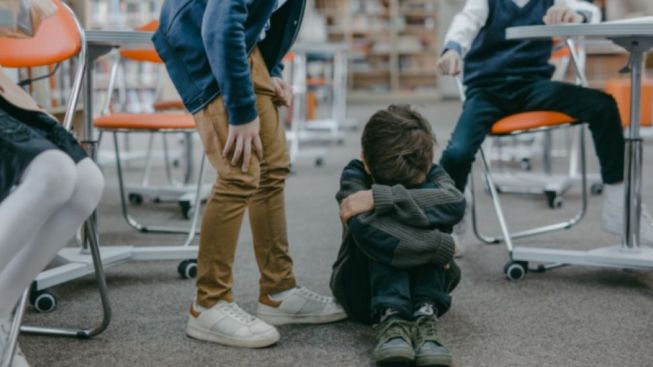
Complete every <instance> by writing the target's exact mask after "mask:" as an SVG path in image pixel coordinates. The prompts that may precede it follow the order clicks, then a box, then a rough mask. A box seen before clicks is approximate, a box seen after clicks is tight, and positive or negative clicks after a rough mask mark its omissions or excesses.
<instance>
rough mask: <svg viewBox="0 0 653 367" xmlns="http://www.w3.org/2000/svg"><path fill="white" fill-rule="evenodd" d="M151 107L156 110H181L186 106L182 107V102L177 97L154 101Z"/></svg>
mask: <svg viewBox="0 0 653 367" xmlns="http://www.w3.org/2000/svg"><path fill="white" fill-rule="evenodd" d="M152 107H154V109H155V110H157V111H165V110H183V109H185V108H186V107H184V102H182V101H181V100H179V99H177V100H168V101H159V102H154V104H153V105H152Z"/></svg>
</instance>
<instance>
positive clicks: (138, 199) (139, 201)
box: [128, 194, 143, 205]
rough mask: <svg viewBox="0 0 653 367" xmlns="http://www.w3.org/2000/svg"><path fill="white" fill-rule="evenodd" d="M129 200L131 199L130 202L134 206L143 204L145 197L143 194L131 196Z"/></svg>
mask: <svg viewBox="0 0 653 367" xmlns="http://www.w3.org/2000/svg"><path fill="white" fill-rule="evenodd" d="M128 199H129V202H130V203H132V204H134V205H141V204H143V195H141V194H129V196H128Z"/></svg>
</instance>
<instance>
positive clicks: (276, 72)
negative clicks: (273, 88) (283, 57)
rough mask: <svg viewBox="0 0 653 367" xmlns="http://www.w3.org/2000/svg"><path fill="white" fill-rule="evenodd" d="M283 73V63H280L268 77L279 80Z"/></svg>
mask: <svg viewBox="0 0 653 367" xmlns="http://www.w3.org/2000/svg"><path fill="white" fill-rule="evenodd" d="M282 73H283V63H282V62H280V63H278V64H277V66H275V67H274V68H273V69H272V71H271V72H270V76H272V77H277V78H281V74H282Z"/></svg>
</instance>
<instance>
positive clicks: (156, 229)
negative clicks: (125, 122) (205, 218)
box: [113, 131, 199, 234]
mask: <svg viewBox="0 0 653 367" xmlns="http://www.w3.org/2000/svg"><path fill="white" fill-rule="evenodd" d="M113 146H114V149H115V151H116V170H117V171H118V188H119V191H120V205H121V208H122V216H123V217H124V218H125V221H126V222H127V224H129V226H130V227H132V228H134V229H135V230H137V231H139V232H143V233H180V234H186V233H187V232H188V228H181V227H163V226H146V225H143V224H141V223H139V222H137V221H136V220H135V219H134V218H133V217H132V216H131V215H129V209H128V207H127V197H126V195H125V181H124V178H123V175H122V173H123V172H122V164H121V159H120V147H119V145H118V135H117V133H116V132H115V131H114V132H113ZM197 233H199V232H197Z"/></svg>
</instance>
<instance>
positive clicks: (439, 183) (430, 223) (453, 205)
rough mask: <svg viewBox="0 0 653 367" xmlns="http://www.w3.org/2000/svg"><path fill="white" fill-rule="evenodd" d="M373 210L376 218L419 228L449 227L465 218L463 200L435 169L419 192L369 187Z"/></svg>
mask: <svg viewBox="0 0 653 367" xmlns="http://www.w3.org/2000/svg"><path fill="white" fill-rule="evenodd" d="M372 194H373V196H374V210H375V211H376V213H378V214H379V215H387V216H391V217H393V218H394V219H396V220H397V221H399V222H401V223H404V224H408V225H411V226H414V227H420V228H433V227H436V226H437V227H443V226H445V227H450V226H453V225H455V224H457V223H458V222H460V220H462V217H463V215H464V214H465V197H464V195H463V194H462V193H461V192H460V191H458V189H456V187H455V186H454V183H453V180H452V179H451V178H450V177H449V175H447V173H446V172H445V171H444V170H443V169H442V168H441V167H439V166H433V168H432V169H431V171H430V172H429V175H428V178H427V182H426V183H425V184H424V185H422V187H420V188H415V189H407V188H406V187H404V186H402V185H394V186H387V185H376V184H375V185H373V186H372Z"/></svg>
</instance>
